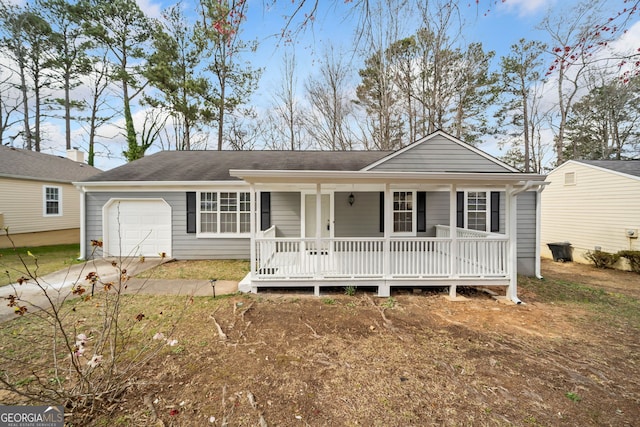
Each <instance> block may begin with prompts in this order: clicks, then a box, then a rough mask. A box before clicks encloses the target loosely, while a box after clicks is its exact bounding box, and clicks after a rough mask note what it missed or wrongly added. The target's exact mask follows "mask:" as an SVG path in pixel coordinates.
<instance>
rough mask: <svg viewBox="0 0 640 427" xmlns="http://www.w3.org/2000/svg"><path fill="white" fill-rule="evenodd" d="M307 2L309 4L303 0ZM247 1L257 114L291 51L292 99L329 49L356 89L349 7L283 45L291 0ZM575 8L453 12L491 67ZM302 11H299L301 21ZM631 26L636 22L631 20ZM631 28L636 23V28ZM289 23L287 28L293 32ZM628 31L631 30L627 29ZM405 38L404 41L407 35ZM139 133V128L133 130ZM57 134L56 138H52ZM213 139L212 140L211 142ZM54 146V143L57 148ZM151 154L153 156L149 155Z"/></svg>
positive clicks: (524, 4) (414, 21)
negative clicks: (341, 55)
mask: <svg viewBox="0 0 640 427" xmlns="http://www.w3.org/2000/svg"><path fill="white" fill-rule="evenodd" d="M137 1H138V3H139V5H140V6H141V7H142V9H143V10H145V11H146V12H147V13H148V14H149V15H150V16H153V17H159V16H160V11H161V10H162V8H163V7H165V6H167V5H169V4H172V3H173V2H169V1H166V0H162V1H160V2H159V1H155V0H137ZM307 2H308V3H309V2H311V3H312V2H313V0H307ZM183 3H184V4H185V7H186V9H187V10H189V9H191V10H193V6H192V5H193V3H194V0H184V1H183ZM273 3H274V0H249V12H248V18H247V22H246V23H245V24H244V31H243V36H244V38H246V39H257V40H258V42H259V43H260V45H259V48H258V51H257V52H255V54H252V55H251V58H250V59H251V62H252V65H253V66H254V67H256V68H262V69H263V70H264V71H263V75H262V78H261V80H260V86H259V89H258V91H257V92H256V93H255V94H254V96H253V98H252V101H251V104H252V105H255V106H257V107H258V108H259V109H260V108H267V106H268V104H269V102H270V101H271V99H272V97H273V92H274V91H275V89H276V87H277V85H278V84H279V82H280V75H281V65H282V56H283V54H284V52H285V51H291V50H295V51H296V59H297V62H298V70H297V73H296V75H297V80H298V84H299V90H298V95H299V96H300V97H302V96H303V95H304V94H303V90H302V85H303V82H304V80H305V79H306V78H307V76H308V75H309V74H310V73H313V72H314V62H315V61H316V60H317V59H318V58H319V57H320V55H321V53H322V51H323V49H324V47H325V46H327V45H328V44H329V43H332V44H334V46H335V47H336V48H341V49H342V50H343V52H345V55H349V57H350V58H353V61H354V64H353V65H354V72H353V82H352V83H353V85H354V88H355V86H356V85H357V84H358V77H357V68H358V66H359V65H360V64H361V61H362V58H360V57H358V56H355V55H353V54H352V52H351V50H353V49H352V48H353V46H354V38H353V33H354V30H355V26H356V20H355V17H354V16H353V15H349V11H350V8H351V7H352V2H348V1H347V2H345V0H319V4H320V6H319V9H318V11H317V13H316V18H315V20H314V23H313V25H312V26H309V27H307V28H306V29H305V30H304V31H302V32H301V33H299V34H298V35H297V37H296V38H295V39H294V41H293V42H292V43H283V41H282V40H281V39H279V38H278V37H277V35H278V34H280V32H281V30H282V28H283V26H284V23H285V18H284V15H286V14H290V13H291V11H292V10H293V9H292V8H293V6H294V5H295V2H294V3H293V4H292V1H291V0H275V4H273ZM577 4H578V1H576V0H565V1H562V0H480V1H479V3H478V4H476V1H475V0H466V1H460V2H459V8H460V11H461V12H462V14H463V15H464V19H465V26H464V30H463V36H464V39H465V41H466V42H467V43H471V42H476V41H481V42H482V43H483V46H484V48H485V50H494V51H495V52H496V57H495V59H494V62H493V66H494V67H497V66H498V64H499V58H500V56H503V55H505V54H507V53H508V52H509V48H510V46H511V45H512V44H514V43H516V42H517V41H518V40H519V39H520V38H526V39H529V40H541V41H546V40H544V33H542V32H540V31H537V30H536V26H537V25H538V24H539V22H540V21H541V19H542V18H543V17H544V16H545V14H547V13H548V11H549V10H551V11H552V13H563V12H562V10H567V9H571V8H572V7H574V6H575V5H577ZM607 7H610V8H611V13H612V14H613V13H616V12H617V11H618V10H621V9H622V8H623V7H624V0H609V1H608V3H607ZM305 12H308V9H307V10H303V11H302V15H300V16H301V17H302V16H304V13H305ZM417 16H418V14H417V13H416V14H415V15H413V14H407V16H406V25H407V27H417V26H418V24H419V21H418V18H417ZM635 21H638V19H637V17H636V19H635ZM636 24H637V22H636ZM295 25H296V24H295V23H294V24H293V27H294V28H295ZM629 26H630V27H631V25H629ZM406 35H410V33H407V34H406ZM625 37H626V38H627V39H630V40H629V41H627V42H625V43H624V44H628V45H630V46H636V47H640V24H638V25H635V26H634V27H633V31H631V32H630V34H629V35H627V36H625ZM138 127H139V128H140V127H141V125H138ZM49 131H50V134H51V138H50V143H49V144H48V145H46V144H45V146H46V147H47V149H46V151H47V152H50V153H55V154H63V150H64V142H63V141H64V138H63V137H62V133H61V130H60V129H57V130H56V129H49ZM58 132H60V133H59V134H58V135H57V136H56V134H57V133H58ZM112 136H113V139H112V140H110V141H109V142H107V144H109V145H110V151H111V152H112V153H113V154H115V156H114V157H112V158H106V157H100V158H98V159H97V163H96V166H97V167H99V168H101V169H110V168H112V167H115V166H118V165H120V164H123V163H124V160H123V159H122V158H120V157H119V156H118V154H119V153H120V152H122V150H123V149H124V144H123V141H124V139H123V138H122V137H121V136H120V135H118V130H117V129H116V128H115V127H114V129H113V130H112ZM214 137H215V136H213V135H212V137H211V139H214ZM77 138H78V139H77V145H79V146H81V148H82V147H83V145H85V144H84V142H83V140H82V139H81V137H80V135H79V134H78V136H77ZM57 141H60V142H59V143H57ZM480 148H481V149H484V150H485V151H487V152H489V153H490V154H492V155H498V156H499V155H501V154H502V153H500V152H499V151H498V150H497V147H496V144H494V143H491V142H488V143H486V144H483V145H481V146H480ZM151 151H153V150H151Z"/></svg>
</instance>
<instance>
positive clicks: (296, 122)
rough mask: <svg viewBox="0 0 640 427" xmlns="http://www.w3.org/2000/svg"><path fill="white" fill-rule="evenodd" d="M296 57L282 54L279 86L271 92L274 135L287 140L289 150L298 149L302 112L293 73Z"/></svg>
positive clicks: (296, 81)
mask: <svg viewBox="0 0 640 427" xmlns="http://www.w3.org/2000/svg"><path fill="white" fill-rule="evenodd" d="M295 69H296V57H295V53H294V54H291V55H289V54H286V53H285V55H284V59H283V62H282V68H281V75H282V80H281V81H280V86H279V87H278V88H277V89H276V92H275V93H274V94H273V110H272V111H273V115H272V116H271V118H270V121H271V122H273V124H274V126H273V129H274V130H275V131H276V132H275V135H274V136H275V137H276V138H278V139H282V141H283V144H282V145H285V144H284V141H286V142H287V144H286V146H287V147H288V148H289V149H290V150H296V149H300V133H301V127H302V113H301V111H300V108H299V105H298V99H297V96H296V86H297V84H298V79H297V78H296V75H295Z"/></svg>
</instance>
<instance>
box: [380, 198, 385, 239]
mask: <svg viewBox="0 0 640 427" xmlns="http://www.w3.org/2000/svg"><path fill="white" fill-rule="evenodd" d="M380 232H381V233H384V192H383V191H381V192H380Z"/></svg>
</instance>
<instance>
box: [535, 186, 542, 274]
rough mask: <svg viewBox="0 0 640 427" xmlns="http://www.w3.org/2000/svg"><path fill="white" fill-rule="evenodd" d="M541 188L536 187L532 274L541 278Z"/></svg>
mask: <svg viewBox="0 0 640 427" xmlns="http://www.w3.org/2000/svg"><path fill="white" fill-rule="evenodd" d="M542 190H544V187H542V186H540V187H538V189H537V190H536V271H535V272H534V274H535V276H536V277H537V278H538V279H542V272H541V271H540V245H541V242H540V240H541V237H540V224H541V218H540V217H541V215H542V207H541V205H540V202H541V201H542V197H541V196H542Z"/></svg>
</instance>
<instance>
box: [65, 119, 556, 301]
mask: <svg viewBox="0 0 640 427" xmlns="http://www.w3.org/2000/svg"><path fill="white" fill-rule="evenodd" d="M76 185H77V187H78V188H79V189H80V190H81V191H82V193H83V194H84V205H83V213H82V242H83V243H82V248H81V253H82V254H84V255H85V256H89V255H90V254H91V252H92V247H91V241H92V240H102V241H103V247H102V249H101V251H102V252H101V253H99V254H98V255H103V256H108V257H111V256H116V257H119V256H139V255H144V256H158V255H159V254H160V253H165V254H166V255H167V256H170V257H173V258H176V259H207V258H209V259H215V258H237V259H250V260H251V272H250V273H249V275H248V276H247V277H246V278H245V279H244V280H243V281H242V282H241V283H240V289H241V290H244V291H253V292H257V290H258V289H259V288H261V287H312V288H314V290H315V294H316V295H318V294H319V292H320V288H321V287H324V286H346V285H353V286H372V287H377V289H378V295H380V296H389V295H390V291H391V288H392V287H424V286H448V287H449V290H450V295H451V296H452V297H454V296H455V295H456V286H488V285H498V286H508V288H507V298H509V299H511V300H513V301H515V302H519V300H518V298H517V281H516V277H517V276H516V275H517V274H518V273H521V274H526V275H539V269H540V265H539V248H540V244H539V241H540V239H539V229H540V228H539V218H540V215H539V212H540V210H539V209H540V203H539V201H540V191H541V189H542V188H543V186H544V176H541V175H538V174H524V173H521V172H519V171H517V170H516V169H514V168H512V167H510V166H508V165H506V164H504V163H502V162H500V161H499V160H497V159H495V158H493V157H491V156H489V155H488V154H486V153H484V152H482V151H480V150H478V149H477V148H474V147H472V146H470V145H468V144H465V143H464V142H462V141H460V140H459V139H456V138H454V137H452V136H451V135H448V134H446V133H444V132H442V131H437V132H435V133H433V134H430V135H428V136H427V137H425V138H423V139H421V140H419V141H417V142H415V143H413V144H411V145H408V146H406V147H405V148H403V149H401V150H398V151H395V152H388V151H331V152H329V151H171V152H160V153H157V154H153V155H151V156H148V157H145V158H143V159H140V160H137V161H135V162H132V163H129V164H126V165H124V166H121V167H118V168H115V169H113V170H110V171H107V172H104V173H102V174H100V175H97V176H94V177H92V178H90V179H88V180H86V181H84V182H77V183H76ZM452 229H453V232H452Z"/></svg>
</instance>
